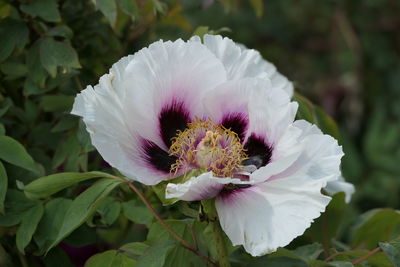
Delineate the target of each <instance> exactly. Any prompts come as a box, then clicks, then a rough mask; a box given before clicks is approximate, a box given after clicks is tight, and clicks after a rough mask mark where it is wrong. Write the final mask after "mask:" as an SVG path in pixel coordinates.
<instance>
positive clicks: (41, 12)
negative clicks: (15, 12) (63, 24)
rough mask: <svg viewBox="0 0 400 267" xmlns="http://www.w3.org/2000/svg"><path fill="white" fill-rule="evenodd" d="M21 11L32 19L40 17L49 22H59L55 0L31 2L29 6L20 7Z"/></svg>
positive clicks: (59, 17)
mask: <svg viewBox="0 0 400 267" xmlns="http://www.w3.org/2000/svg"><path fill="white" fill-rule="evenodd" d="M21 10H22V11H23V12H25V13H26V14H28V15H30V16H32V17H40V18H42V19H44V20H46V21H49V22H60V21H61V16H60V13H59V12H58V4H57V1H56V0H33V1H32V2H30V3H29V4H26V5H21Z"/></svg>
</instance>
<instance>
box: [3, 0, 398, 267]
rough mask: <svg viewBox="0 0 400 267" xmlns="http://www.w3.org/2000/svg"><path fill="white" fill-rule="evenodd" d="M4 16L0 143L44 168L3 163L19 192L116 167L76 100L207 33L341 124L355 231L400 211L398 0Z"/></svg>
mask: <svg viewBox="0 0 400 267" xmlns="http://www.w3.org/2000/svg"><path fill="white" fill-rule="evenodd" d="M0 19H1V20H0V37H1V38H0V81H1V82H0V135H4V134H6V135H7V136H11V137H12V138H14V139H16V140H18V142H20V143H21V144H22V145H23V146H24V147H25V149H26V150H27V151H28V152H29V154H30V155H31V156H32V158H33V159H34V160H35V162H37V163H38V164H37V166H36V167H34V168H31V171H28V170H26V169H27V167H26V166H25V165H24V164H22V165H21V164H20V165H18V163H16V164H13V163H11V164H9V163H6V162H3V163H4V166H5V169H6V170H7V175H8V187H9V188H10V189H17V188H18V187H20V188H21V187H22V185H23V184H28V183H29V182H31V181H33V180H34V179H36V178H37V177H40V176H43V175H49V174H52V173H55V172H61V171H74V172H78V171H79V172H84V171H91V170H101V169H103V170H104V169H107V168H108V167H107V165H106V164H105V163H104V162H103V161H102V160H101V158H100V157H99V156H98V154H97V152H96V151H95V150H94V148H93V147H92V146H91V144H90V140H89V137H88V134H87V133H86V131H85V127H84V125H83V124H82V123H80V122H79V120H78V118H77V117H74V116H72V115H69V111H70V109H71V105H72V103H73V99H74V96H75V95H76V94H77V93H78V92H79V91H80V90H82V89H84V88H85V87H86V85H89V84H91V85H94V84H96V83H97V82H98V79H99V77H100V76H101V75H103V74H104V73H106V72H107V71H108V69H109V68H110V67H111V65H112V64H113V63H115V62H116V61H117V60H118V59H120V58H121V57H123V56H125V55H128V54H133V53H135V52H136V51H137V50H139V49H141V48H143V47H145V46H147V45H149V44H150V43H152V42H154V41H156V40H159V39H160V38H162V39H164V40H175V39H177V38H182V39H184V40H186V39H188V38H190V36H192V34H193V32H194V31H196V30H197V32H198V33H200V32H202V33H204V32H206V31H207V30H208V31H210V32H213V33H219V34H222V35H224V36H228V37H230V38H232V39H233V40H234V41H236V42H239V43H242V44H244V45H246V46H247V47H249V48H254V49H257V50H258V51H260V52H261V54H262V55H263V56H264V58H265V59H267V60H269V61H270V62H272V63H274V64H275V65H276V66H277V68H278V70H279V71H280V72H281V73H282V74H284V75H285V76H287V77H288V78H289V79H290V80H292V81H293V82H294V84H295V87H296V91H297V92H298V93H299V94H301V95H303V96H306V97H307V98H308V99H310V100H311V101H312V102H313V103H315V104H316V105H319V106H320V107H321V108H322V109H323V110H324V111H325V112H327V113H328V114H329V115H330V116H332V117H333V118H334V119H335V120H336V121H337V124H338V127H339V131H340V143H341V144H342V145H343V146H344V151H345V153H346V155H345V157H344V159H343V165H342V168H343V174H344V177H345V178H346V180H347V181H349V182H352V183H354V184H355V186H356V193H355V195H354V197H353V200H352V202H351V204H350V208H349V209H348V210H347V213H346V214H348V215H349V216H348V221H349V223H350V221H351V220H352V219H354V218H355V217H356V215H359V214H361V213H363V212H365V211H367V210H370V209H373V208H381V207H391V208H394V209H399V208H400V1H398V0H349V1H345V0H325V1H318V0H265V1H262V0H251V1H244V0H242V1H240V0H221V1H213V0H204V1H189V0H181V1H178V0H170V1H161V0H135V1H134V0H97V1H89V0H87V1H84V0H79V1H72V0H59V1H56V0H32V1H30V0H19V1H16V0H7V1H5V0H0ZM18 166H19V167H18ZM21 166H22V168H20V167H21ZM24 168H25V169H24ZM28 169H29V167H28ZM32 169H34V171H32ZM79 190H81V189H80V188H75V189H69V190H66V191H64V192H63V194H64V196H67V197H74V196H76V194H77V191H79ZM79 192H81V191H79ZM125 193H126V192H125ZM5 208H6V211H7V200H6V205H5ZM117 215H118V214H117ZM345 221H346V220H345ZM150 222H151V219H150ZM344 224H345V225H346V223H344ZM344 228H345V227H344ZM79 229H81V228H79ZM138 229H139V230H138V232H140V230H143V229H145V228H143V229H142V228H140V227H139V228H138ZM143 231H144V230H143ZM348 231H349V230H348V229H347V228H346V229H345V230H344V231H343V232H342V239H343V240H344V241H348V237H346V235H345V233H347V232H348ZM81 232H82V231H81ZM93 233H94V231H93ZM14 234H15V231H14ZM138 235H141V237H136V238H137V239H140V238H143V235H145V233H144V232H142V233H139V234H138ZM10 236H11V235H10ZM82 238H83V237H82ZM89 239H90V237H89ZM378 240H379V239H378ZM70 242H71V240H70ZM72 243H73V242H72ZM89 243H90V242H89ZM373 246H374V244H373V245H372V246H370V247H368V248H371V247H373ZM103 249H104V248H103ZM50 266H51V265H50Z"/></svg>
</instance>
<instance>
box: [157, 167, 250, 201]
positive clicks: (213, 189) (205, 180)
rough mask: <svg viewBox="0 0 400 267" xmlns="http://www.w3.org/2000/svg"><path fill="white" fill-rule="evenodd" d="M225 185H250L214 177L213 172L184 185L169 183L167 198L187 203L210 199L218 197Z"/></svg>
mask: <svg viewBox="0 0 400 267" xmlns="http://www.w3.org/2000/svg"><path fill="white" fill-rule="evenodd" d="M225 184H249V183H248V182H245V181H241V180H239V179H233V178H219V177H214V176H213V175H212V173H211V172H207V173H203V174H201V175H199V176H197V177H194V178H191V179H190V180H188V181H186V182H185V183H182V184H173V183H169V184H168V185H167V188H166V191H165V196H166V198H179V199H182V200H186V201H194V200H204V199H210V198H213V197H215V196H216V195H218V193H219V192H220V191H221V190H222V188H223V187H224V185H225Z"/></svg>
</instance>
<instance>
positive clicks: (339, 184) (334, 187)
mask: <svg viewBox="0 0 400 267" xmlns="http://www.w3.org/2000/svg"><path fill="white" fill-rule="evenodd" d="M324 189H325V191H326V192H327V193H328V194H329V195H332V196H333V195H334V194H336V193H339V192H344V193H345V201H346V203H349V202H350V200H351V197H352V195H353V194H354V192H355V187H354V185H353V184H351V183H348V182H346V181H345V180H344V178H343V177H342V176H340V177H339V179H338V180H337V181H332V182H328V184H327V185H326V187H325V188H324Z"/></svg>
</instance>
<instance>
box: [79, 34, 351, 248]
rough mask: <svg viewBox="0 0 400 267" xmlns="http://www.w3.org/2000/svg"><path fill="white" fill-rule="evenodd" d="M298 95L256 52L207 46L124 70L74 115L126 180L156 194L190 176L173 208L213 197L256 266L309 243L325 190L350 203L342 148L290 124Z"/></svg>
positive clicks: (221, 42) (124, 62) (207, 40)
mask: <svg viewBox="0 0 400 267" xmlns="http://www.w3.org/2000/svg"><path fill="white" fill-rule="evenodd" d="M292 94H293V86H292V83H291V82H289V81H288V80H287V79H286V78H285V77H284V76H282V75H281V74H280V73H278V72H277V70H276V68H275V67H274V66H273V65H272V64H271V63H269V62H267V61H265V60H263V59H262V57H261V56H260V54H259V53H258V52H257V51H254V50H250V49H246V48H243V47H241V46H239V45H237V44H235V43H234V42H233V41H232V40H230V39H228V38H222V37H220V36H212V35H205V36H204V43H202V42H201V40H200V38H198V37H193V38H192V39H190V40H189V41H187V42H184V41H182V40H177V41H175V42H170V41H168V42H163V41H158V42H155V43H153V44H151V45H150V46H149V47H148V48H144V49H142V50H140V51H139V52H137V53H135V54H134V55H132V56H128V57H125V58H123V59H121V60H120V61H119V62H117V63H116V64H114V65H113V66H112V68H111V70H110V72H109V74H105V75H104V76H102V77H101V78H100V82H99V84H98V85H96V86H94V87H92V86H88V87H87V88H86V89H85V90H83V91H82V92H81V93H80V94H78V96H77V97H76V99H75V103H74V106H73V110H72V113H73V114H76V115H79V116H81V117H82V118H83V121H84V122H85V124H86V127H87V130H88V132H89V133H90V136H91V140H92V143H93V145H94V146H95V147H96V148H97V150H98V151H99V153H100V154H101V155H102V157H103V158H104V159H105V160H106V161H107V162H108V163H109V164H110V165H111V166H113V167H115V168H117V169H118V170H119V171H120V172H121V173H122V174H124V175H125V176H127V177H129V178H131V179H135V180H137V181H139V182H141V183H144V184H146V185H154V184H157V183H159V182H161V181H163V180H168V179H172V178H174V177H177V176H181V175H185V178H186V179H185V181H186V182H184V183H181V184H175V183H169V184H168V186H167V189H166V197H168V198H179V199H182V200H186V201H194V200H204V199H212V198H215V205H216V210H217V213H218V216H219V220H220V223H221V227H222V229H223V230H224V231H225V233H226V234H227V236H228V237H229V238H230V240H231V241H232V243H233V244H234V245H243V246H244V248H245V249H246V251H247V252H249V253H250V254H251V255H253V256H259V255H263V254H266V253H269V252H272V251H275V250H276V249H277V248H278V247H282V246H285V245H287V244H288V243H290V242H291V241H292V240H293V239H294V238H295V237H296V236H299V235H301V234H303V233H304V231H305V230H306V229H307V228H308V227H309V226H310V224H311V222H312V221H313V220H314V219H315V218H317V217H318V216H319V215H320V213H321V212H323V211H324V210H325V207H326V205H327V204H328V203H329V201H330V197H329V196H326V195H324V194H322V193H321V189H323V188H325V187H326V186H327V185H328V187H329V185H331V190H330V192H337V191H340V190H341V189H344V190H347V191H346V192H348V193H351V191H349V187H351V185H349V184H347V183H346V182H344V181H342V180H339V179H341V178H340V177H341V174H340V160H341V157H342V155H343V152H342V149H341V147H340V146H339V145H338V143H337V141H336V140H335V139H334V138H332V137H331V136H328V135H324V134H323V133H322V132H321V131H320V130H319V129H318V128H317V127H316V126H313V125H311V124H310V123H308V122H306V121H294V119H295V114H296V111H297V106H298V105H297V103H295V102H291V101H290V98H291V96H292ZM194 174H196V175H194ZM332 185H333V186H332ZM346 186H347V187H346ZM345 187H346V188H345ZM328 191H329V190H328Z"/></svg>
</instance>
